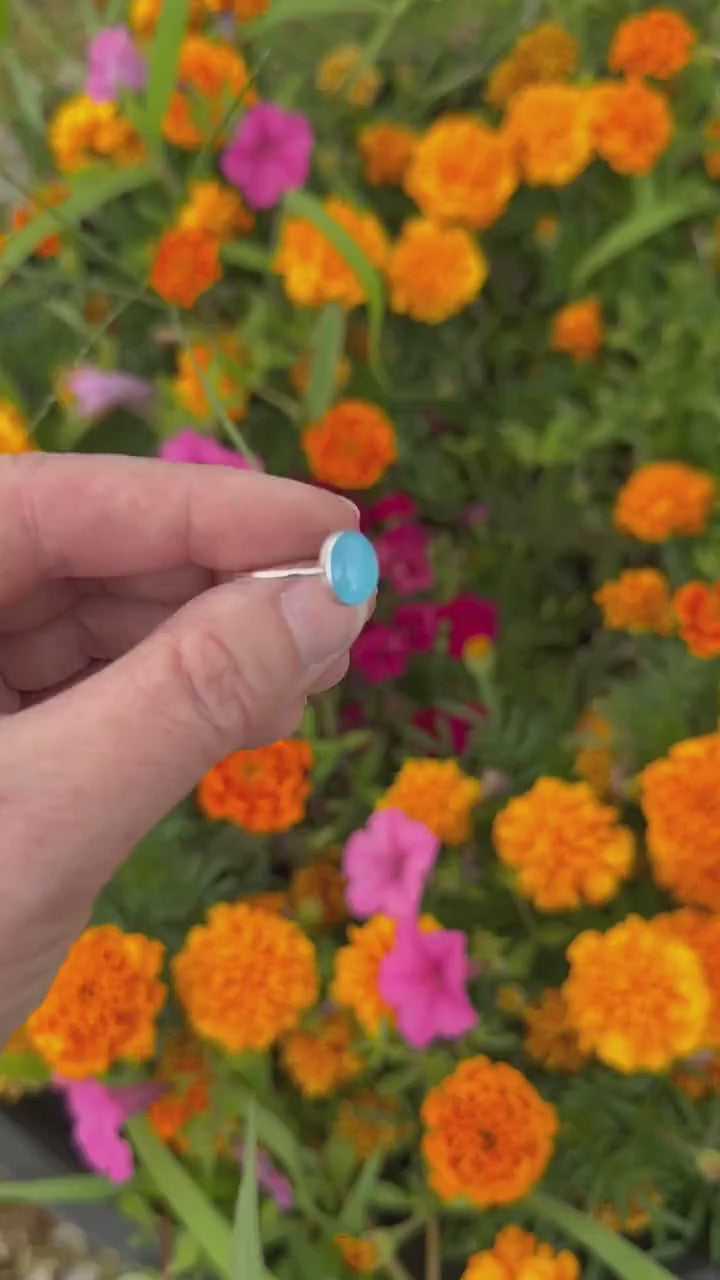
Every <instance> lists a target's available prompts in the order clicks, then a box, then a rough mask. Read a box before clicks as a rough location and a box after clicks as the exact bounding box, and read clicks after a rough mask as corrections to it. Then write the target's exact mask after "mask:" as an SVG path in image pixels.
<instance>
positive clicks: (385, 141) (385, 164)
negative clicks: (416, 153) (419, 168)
mask: <svg viewBox="0 0 720 1280" xmlns="http://www.w3.org/2000/svg"><path fill="white" fill-rule="evenodd" d="M417 140H418V135H417V134H416V133H415V132H414V130H412V129H409V128H408V127H407V125H404V124H395V122H394V121H392V120H380V121H378V123H377V124H369V125H366V127H365V128H364V129H361V130H360V133H359V134H358V149H359V151H360V155H361V156H362V160H363V171H364V174H365V181H366V182H369V183H370V185H371V186H372V187H400V186H402V183H403V179H404V177H405V174H406V172H407V167H408V165H409V163H410V160H411V157H412V154H413V150H414V147H415V143H416V142H417Z"/></svg>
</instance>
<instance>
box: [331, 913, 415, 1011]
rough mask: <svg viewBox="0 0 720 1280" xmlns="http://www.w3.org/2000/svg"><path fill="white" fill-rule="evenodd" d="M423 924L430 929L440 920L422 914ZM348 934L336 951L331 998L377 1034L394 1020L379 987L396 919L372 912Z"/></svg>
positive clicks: (391, 945) (390, 949)
mask: <svg viewBox="0 0 720 1280" xmlns="http://www.w3.org/2000/svg"><path fill="white" fill-rule="evenodd" d="M420 928H421V929H423V930H425V931H430V930H432V929H437V928H438V924H437V922H436V921H435V920H434V919H433V917H432V916H421V917H420ZM347 936H348V938H349V942H348V943H346V945H345V946H344V947H340V948H339V949H338V950H337V951H336V952H335V960H334V970H333V981H332V986H331V988H330V999H331V1000H334V1001H335V1003H336V1004H339V1005H342V1006H343V1008H345V1009H350V1010H351V1011H352V1012H353V1013H354V1015H355V1018H356V1020H357V1022H358V1023H359V1024H360V1026H361V1027H362V1029H363V1031H365V1032H366V1034H367V1035H369V1036H375V1035H377V1033H378V1031H379V1030H380V1027H381V1026H382V1024H383V1022H386V1023H387V1024H388V1025H389V1026H392V1025H393V1024H394V1021H395V1019H394V1015H393V1011H392V1009H391V1008H390V1006H389V1005H387V1004H385V1001H384V1000H383V999H382V997H381V995H380V991H379V988H378V973H379V970H380V965H381V963H382V961H383V959H384V957H385V956H386V955H387V954H388V952H389V951H392V949H393V946H394V945H395V921H394V920H389V919H388V917H387V916H372V917H371V919H370V920H368V921H367V923H366V924H362V925H350V926H349V927H348V931H347Z"/></svg>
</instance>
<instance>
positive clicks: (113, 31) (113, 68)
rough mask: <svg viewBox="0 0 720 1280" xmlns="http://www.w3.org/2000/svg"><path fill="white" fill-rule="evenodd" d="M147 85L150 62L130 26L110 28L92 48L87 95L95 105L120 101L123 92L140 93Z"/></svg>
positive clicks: (100, 34) (99, 32) (86, 87)
mask: <svg viewBox="0 0 720 1280" xmlns="http://www.w3.org/2000/svg"><path fill="white" fill-rule="evenodd" d="M146 83H147V63H146V62H145V59H144V58H143V56H142V54H141V53H140V52H139V51H138V49H137V47H136V45H135V41H134V40H133V37H132V34H131V32H130V31H129V30H128V28H127V27H123V26H117V27H106V28H105V30H104V31H98V34H97V35H96V36H94V37H93V39H92V40H91V42H90V48H89V49H88V74H87V79H86V81H85V92H86V94H87V96H88V97H89V98H92V100H93V102H117V100H118V98H119V97H120V93H121V91H122V90H123V89H129V90H130V91H131V92H132V93H138V92H139V91H140V90H141V89H144V88H145V85H146Z"/></svg>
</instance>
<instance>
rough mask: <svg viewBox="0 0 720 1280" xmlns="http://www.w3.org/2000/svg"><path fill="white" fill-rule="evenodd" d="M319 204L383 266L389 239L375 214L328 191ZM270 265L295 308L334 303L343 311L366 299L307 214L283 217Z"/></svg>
mask: <svg viewBox="0 0 720 1280" xmlns="http://www.w3.org/2000/svg"><path fill="white" fill-rule="evenodd" d="M323 208H324V210H325V212H326V213H327V214H328V216H329V217H330V218H332V219H333V221H335V222H337V223H338V224H339V226H341V227H342V228H343V230H344V231H347V233H348V235H350V236H352V238H353V240H354V241H355V243H356V244H357V245H358V247H359V248H360V249H362V251H363V253H364V254H365V255H366V257H367V258H368V260H369V261H370V262H371V264H372V265H373V266H374V267H375V268H376V269H377V270H381V269H382V268H383V267H384V266H385V262H386V260H387V256H388V252H389V249H390V242H389V240H388V238H387V234H386V232H385V230H384V228H383V227H382V225H381V223H380V222H379V221H378V219H377V218H376V217H375V214H374V213H368V212H365V211H363V210H361V209H356V208H354V207H353V206H352V205H351V204H348V203H347V202H346V201H345V200H340V199H338V198H337V197H336V196H330V197H329V198H328V199H327V200H325V201H324V202H323ZM273 268H274V270H275V271H276V272H277V274H278V275H279V276H281V277H282V282H283V287H284V289H285V292H286V294H287V296H288V298H289V299H290V301H291V302H294V303H295V304H296V305H297V306H299V307H322V306H324V305H325V303H326V302H338V303H340V305H341V306H342V307H344V308H345V309H346V310H347V311H352V309H353V308H354V307H359V306H361V305H362V303H363V302H365V301H366V294H365V287H364V285H363V284H362V282H361V281H360V279H359V278H358V276H357V275H356V274H355V272H354V271H353V269H352V267H351V266H350V265H349V264H348V263H347V262H346V261H345V259H344V258H343V256H342V254H340V253H338V251H337V249H335V248H334V247H333V245H332V244H331V243H330V241H329V240H328V239H327V237H326V236H324V235H323V233H322V231H319V230H318V229H317V227H316V226H315V225H314V224H313V223H312V222H308V220H307V219H306V218H285V219H284V221H283V223H282V226H281V228H280V242H279V245H278V250H277V253H276V254H275V259H274V262H273Z"/></svg>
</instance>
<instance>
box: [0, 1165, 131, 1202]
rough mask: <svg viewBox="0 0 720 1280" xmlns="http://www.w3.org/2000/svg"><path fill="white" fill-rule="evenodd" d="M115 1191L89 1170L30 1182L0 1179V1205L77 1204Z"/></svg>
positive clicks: (106, 1181)
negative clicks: (3, 1180)
mask: <svg viewBox="0 0 720 1280" xmlns="http://www.w3.org/2000/svg"><path fill="white" fill-rule="evenodd" d="M117 1190H118V1189H117V1187H115V1186H113V1184H112V1182H108V1180H107V1178H96V1177H94V1175H93V1174H91V1173H79V1174H77V1175H71V1176H68V1177H67V1178H35V1179H33V1181H32V1182H0V1204H8V1203H10V1204H12V1203H13V1202H15V1203H16V1204H80V1203H81V1202H82V1201H89V1200H109V1199H110V1198H111V1197H112V1196H115V1195H117Z"/></svg>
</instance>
